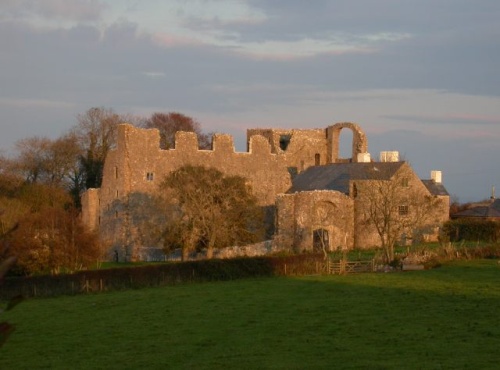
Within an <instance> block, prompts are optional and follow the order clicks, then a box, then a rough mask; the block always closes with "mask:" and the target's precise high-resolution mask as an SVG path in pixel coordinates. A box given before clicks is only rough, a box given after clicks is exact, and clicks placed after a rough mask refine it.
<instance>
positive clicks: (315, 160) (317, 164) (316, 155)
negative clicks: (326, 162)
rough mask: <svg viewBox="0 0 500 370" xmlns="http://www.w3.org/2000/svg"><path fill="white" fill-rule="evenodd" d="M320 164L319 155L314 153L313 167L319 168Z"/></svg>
mask: <svg viewBox="0 0 500 370" xmlns="http://www.w3.org/2000/svg"><path fill="white" fill-rule="evenodd" d="M320 164H321V155H320V154H319V153H316V154H315V155H314V165H315V166H319V165H320Z"/></svg>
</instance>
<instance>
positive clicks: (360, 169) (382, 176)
mask: <svg viewBox="0 0 500 370" xmlns="http://www.w3.org/2000/svg"><path fill="white" fill-rule="evenodd" d="M403 163H404V162H368V163H332V164H327V165H324V166H314V167H309V168H308V169H306V170H305V171H303V172H301V173H300V174H298V175H297V176H296V177H295V178H294V179H293V185H292V187H291V188H290V190H289V191H288V192H287V193H296V192H299V191H312V190H336V191H340V192H342V193H344V194H349V181H351V180H373V179H378V180H389V179H390V178H391V177H392V176H393V175H394V174H395V173H396V172H397V171H398V170H399V169H400V168H401V166H402V165H403Z"/></svg>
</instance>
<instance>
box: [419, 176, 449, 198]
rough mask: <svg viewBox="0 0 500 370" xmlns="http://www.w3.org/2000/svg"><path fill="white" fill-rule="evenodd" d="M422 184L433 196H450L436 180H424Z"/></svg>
mask: <svg viewBox="0 0 500 370" xmlns="http://www.w3.org/2000/svg"><path fill="white" fill-rule="evenodd" d="M422 183H423V184H424V185H425V187H426V188H427V190H429V193H431V194H432V195H449V194H448V191H447V190H446V188H445V187H444V185H443V184H442V183H437V182H436V181H434V180H422Z"/></svg>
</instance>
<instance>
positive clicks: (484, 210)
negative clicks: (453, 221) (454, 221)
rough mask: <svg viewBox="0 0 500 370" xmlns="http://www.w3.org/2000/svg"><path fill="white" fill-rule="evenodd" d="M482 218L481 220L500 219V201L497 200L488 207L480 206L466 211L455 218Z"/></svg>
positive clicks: (457, 214)
mask: <svg viewBox="0 0 500 370" xmlns="http://www.w3.org/2000/svg"><path fill="white" fill-rule="evenodd" d="M463 217H480V218H499V219H500V199H495V200H494V201H493V202H492V203H490V204H488V205H479V206H475V207H472V208H469V209H466V210H465V211H462V212H458V213H455V214H454V215H453V218H463Z"/></svg>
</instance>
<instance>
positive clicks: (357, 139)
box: [82, 123, 367, 249]
mask: <svg viewBox="0 0 500 370" xmlns="http://www.w3.org/2000/svg"><path fill="white" fill-rule="evenodd" d="M343 128H349V129H351V130H353V158H352V159H351V160H352V161H356V154H357V153H359V152H364V151H366V147H367V143H366V138H365V137H364V134H363V132H362V130H361V129H360V128H359V126H357V125H356V124H352V123H340V124H336V125H334V126H330V127H328V128H327V129H310V130H296V129H292V130H282V129H250V130H248V131H247V145H248V148H247V152H236V151H235V149H234V143H233V138H232V136H230V135H225V134H216V135H214V136H213V139H212V150H200V149H199V148H198V140H197V136H196V134H194V133H191V132H178V133H177V134H176V139H175V147H174V149H168V150H163V149H160V135H159V131H158V130H156V129H142V128H137V127H134V126H132V125H129V124H123V125H119V127H118V139H117V147H116V149H114V150H112V151H110V152H109V153H108V156H107V158H106V161H105V165H104V171H103V181H102V186H101V188H100V189H89V190H88V191H87V192H86V193H85V194H84V195H83V196H82V204H83V211H82V218H83V220H84V222H85V224H86V225H88V226H89V227H90V228H93V229H98V230H99V231H100V234H101V236H102V237H103V239H105V240H107V241H109V242H111V243H112V244H114V245H128V247H127V248H129V249H130V248H133V246H130V244H134V243H136V242H134V241H132V240H134V235H133V234H137V233H138V232H139V233H140V230H134V229H133V227H131V224H132V222H133V220H132V219H133V214H132V213H133V209H132V208H133V207H132V206H131V204H132V202H131V200H130V199H131V195H142V196H144V197H143V199H146V196H148V195H149V196H150V195H152V194H154V193H155V192H156V191H157V189H158V185H159V183H160V182H161V180H162V179H163V177H164V176H165V175H167V174H168V173H169V172H171V171H173V170H175V169H177V168H179V167H181V166H183V165H186V164H190V165H201V166H207V167H215V168H217V169H218V170H220V171H221V172H223V173H225V174H229V175H239V176H242V177H245V178H247V179H248V180H249V182H250V184H251V186H252V188H253V192H254V194H255V195H256V196H257V198H258V200H259V203H260V204H261V205H262V206H263V207H266V209H267V211H268V213H267V217H268V218H267V223H268V224H272V225H273V224H274V215H275V214H274V210H275V206H274V205H275V200H276V196H277V195H278V194H281V193H284V192H286V191H287V190H288V189H289V188H290V186H291V180H292V178H293V176H294V175H295V174H297V173H299V172H301V171H303V170H305V169H307V168H308V167H310V166H313V165H318V164H327V163H335V162H336V161H337V160H338V161H342V159H339V158H338V139H339V134H340V131H341V130H342V129H343ZM283 138H286V139H287V140H288V142H287V143H286V147H283V143H282V142H281V141H282V139H283ZM332 140H333V142H332ZM136 199H141V198H140V196H139V197H136ZM137 204H139V206H140V205H141V203H140V202H136V204H135V205H137ZM271 229H272V228H271ZM135 240H136V239H135Z"/></svg>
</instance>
